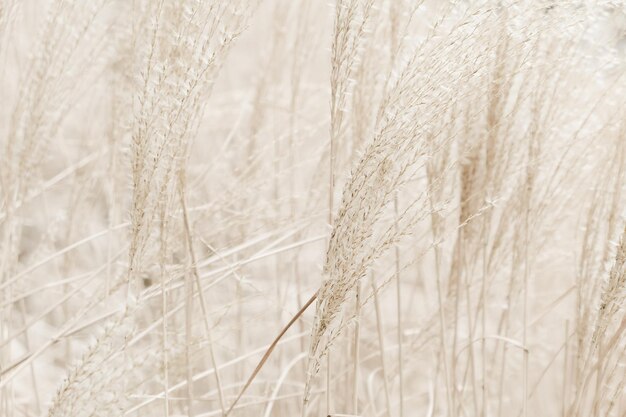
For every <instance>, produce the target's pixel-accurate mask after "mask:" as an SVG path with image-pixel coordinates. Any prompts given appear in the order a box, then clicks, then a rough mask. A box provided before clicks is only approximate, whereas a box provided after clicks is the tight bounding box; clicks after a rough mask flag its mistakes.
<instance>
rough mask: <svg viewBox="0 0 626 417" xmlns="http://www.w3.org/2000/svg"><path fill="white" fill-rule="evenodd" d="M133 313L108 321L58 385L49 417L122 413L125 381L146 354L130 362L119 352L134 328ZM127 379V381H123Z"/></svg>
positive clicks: (115, 414)
mask: <svg viewBox="0 0 626 417" xmlns="http://www.w3.org/2000/svg"><path fill="white" fill-rule="evenodd" d="M133 327H134V325H133V321H132V318H131V316H129V315H127V314H124V315H120V316H119V317H118V318H116V319H115V320H112V321H111V322H109V323H108V324H107V325H106V326H105V327H104V330H103V332H102V335H101V336H100V337H98V338H97V339H96V341H95V343H94V344H93V345H92V346H91V347H90V348H89V350H88V351H87V353H85V354H84V355H83V358H82V359H81V360H80V362H79V363H78V364H77V365H75V366H74V368H73V370H72V371H70V373H69V374H68V376H67V377H66V378H65V380H64V381H63V383H62V385H61V386H60V387H59V389H58V391H57V393H56V395H55V397H54V399H53V401H52V405H51V406H50V408H49V410H48V417H69V416H75V417H82V416H85V417H87V416H97V417H110V416H123V415H124V411H125V410H126V408H127V407H128V405H129V401H128V398H127V395H128V392H125V388H126V387H127V385H126V382H128V381H129V380H130V379H131V374H132V372H133V369H135V368H138V367H139V364H140V362H141V361H142V360H144V358H145V357H146V356H145V355H137V356H135V357H134V358H133V359H132V361H131V362H129V361H127V360H126V358H124V356H123V355H121V354H120V353H121V352H122V350H123V349H124V346H125V344H126V342H127V341H128V339H129V338H130V337H131V334H132V333H133V331H134V328H133ZM121 381H125V383H120V382H121Z"/></svg>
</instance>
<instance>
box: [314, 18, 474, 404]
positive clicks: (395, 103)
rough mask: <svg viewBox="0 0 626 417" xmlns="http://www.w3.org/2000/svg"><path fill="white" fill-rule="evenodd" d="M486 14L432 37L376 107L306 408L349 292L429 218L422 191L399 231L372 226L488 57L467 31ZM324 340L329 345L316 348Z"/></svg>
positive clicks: (329, 265) (326, 288) (342, 215)
mask: <svg viewBox="0 0 626 417" xmlns="http://www.w3.org/2000/svg"><path fill="white" fill-rule="evenodd" d="M484 17H485V15H484V14H482V13H480V12H476V13H475V14H474V15H473V16H472V15H470V16H464V17H463V19H464V20H465V23H468V24H467V25H462V24H461V23H463V22H462V21H459V22H457V24H456V25H454V26H453V28H452V29H451V30H450V31H449V33H445V34H443V36H442V38H446V39H447V41H445V42H444V41H442V40H441V39H440V38H439V39H435V38H430V39H429V41H430V43H429V42H428V41H425V42H423V43H422V44H421V45H420V47H419V48H417V49H416V52H415V55H414V56H413V57H411V58H410V59H409V60H408V61H407V62H406V65H405V66H404V69H403V70H402V71H400V73H399V75H398V77H397V80H396V82H395V83H393V85H392V87H391V88H390V89H389V91H388V92H387V94H386V96H385V98H384V100H383V102H382V104H381V108H380V109H379V114H380V119H379V120H380V123H379V125H378V127H377V133H376V135H375V136H374V138H373V139H372V140H371V141H370V143H369V145H368V146H367V148H366V149H365V151H364V153H363V155H362V156H361V158H360V161H359V162H358V163H357V164H356V166H355V168H354V169H353V170H352V175H351V178H350V180H349V181H348V183H347V184H346V186H345V188H344V192H343V201H342V203H341V206H340V209H339V212H338V214H337V216H336V218H335V223H334V228H333V231H332V234H331V238H330V242H329V244H328V250H327V254H326V261H325V264H324V271H323V274H324V280H323V282H322V285H321V287H320V289H319V291H318V295H317V297H318V301H317V305H316V313H315V321H314V324H313V327H312V333H311V342H310V350H309V364H308V369H307V383H306V386H305V403H306V402H307V401H308V395H309V392H310V383H311V380H312V378H313V377H314V376H315V375H316V374H317V372H318V370H319V365H320V359H321V357H322V356H323V355H324V354H325V352H326V351H327V348H328V340H332V339H333V338H334V337H335V333H336V330H337V328H338V323H337V320H336V316H337V315H338V314H339V313H340V312H341V310H342V308H343V306H344V304H345V303H346V300H347V297H348V294H349V292H350V291H352V290H353V289H354V287H355V285H357V283H358V281H359V280H360V279H361V278H362V277H363V276H364V275H365V273H366V271H367V269H368V268H369V267H370V266H371V264H372V263H373V262H374V260H375V259H377V258H378V257H379V256H381V255H382V254H383V253H384V252H385V251H386V250H387V249H388V248H389V247H390V246H391V245H393V243H395V242H396V241H397V240H398V239H399V238H400V237H401V236H403V235H404V234H406V233H407V231H408V230H410V228H411V227H412V226H413V225H414V224H415V223H416V221H417V220H419V219H423V218H424V217H425V216H427V215H428V213H429V212H428V210H427V209H426V207H425V203H426V201H427V200H426V196H427V194H428V191H427V190H424V191H422V192H421V193H418V195H417V196H415V197H414V201H413V202H412V203H411V204H410V205H409V208H408V209H406V210H405V211H404V212H403V213H401V215H400V217H399V219H398V223H399V227H397V228H396V227H395V226H394V225H393V224H391V225H387V227H386V230H385V227H384V226H383V232H382V233H375V229H379V228H380V227H381V223H380V221H381V219H382V216H383V213H384V211H385V208H386V207H387V206H388V204H389V203H390V202H391V201H392V199H393V195H394V193H395V191H396V190H398V189H399V188H400V187H401V186H402V185H403V184H405V183H406V181H408V180H409V179H410V178H412V177H413V176H414V175H415V173H416V172H418V171H419V170H420V169H421V168H423V165H424V163H425V161H426V160H427V159H428V158H429V157H430V156H431V155H429V152H428V148H429V145H428V144H427V142H426V141H425V138H426V137H428V135H429V131H430V129H431V128H432V125H433V124H435V122H436V121H437V120H438V117H439V116H438V115H439V114H441V113H444V112H445V109H446V108H447V106H449V105H450V103H453V102H455V101H456V100H458V99H459V98H460V97H464V95H465V94H469V93H470V92H471V91H472V87H473V85H474V83H475V82H476V79H477V78H479V77H480V69H481V68H482V66H483V65H482V64H483V62H484V60H485V59H486V54H485V51H484V48H483V46H482V45H484V43H483V42H481V41H482V38H481V37H480V36H477V35H476V33H475V32H473V29H470V26H471V27H472V28H474V26H473V25H472V24H476V26H477V27H480V23H479V22H482V21H483V20H484ZM470 21H471V22H472V24H469V22H470ZM470 35H471V36H470ZM451 39H453V40H451ZM469 51H471V52H469ZM422 69H428V70H427V71H423V70H422ZM426 103H428V104H426ZM432 133H435V132H432ZM435 137H436V138H437V139H436V140H437V142H438V145H437V146H436V148H437V151H439V150H441V149H443V148H445V147H446V146H448V145H449V142H450V138H446V137H442V136H441V135H435ZM323 339H326V340H327V342H326V343H322V340H323Z"/></svg>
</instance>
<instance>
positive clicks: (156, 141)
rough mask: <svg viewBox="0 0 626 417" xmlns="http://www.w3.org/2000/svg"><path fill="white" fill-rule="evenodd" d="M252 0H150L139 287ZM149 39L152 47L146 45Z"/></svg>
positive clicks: (141, 132)
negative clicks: (163, 211)
mask: <svg viewBox="0 0 626 417" xmlns="http://www.w3.org/2000/svg"><path fill="white" fill-rule="evenodd" d="M245 6H246V1H245V0H242V1H237V2H220V1H210V2H203V1H197V0H186V1H182V2H179V3H174V2H170V1H164V0H161V1H159V2H158V3H157V2H146V3H145V7H146V9H147V13H148V15H149V16H150V17H149V19H150V21H152V28H151V30H150V32H149V33H147V34H143V35H144V36H146V38H147V39H145V43H138V46H137V47H136V50H135V53H137V54H141V53H143V51H146V52H145V56H142V57H141V58H140V60H139V61H140V63H141V69H140V73H141V77H140V78H139V79H138V80H137V81H138V83H137V96H136V97H137V104H138V109H137V115H136V117H135V118H134V121H133V129H132V142H131V152H132V175H133V178H132V183H133V200H132V208H131V223H132V229H131V247H130V251H129V276H128V279H129V282H130V284H131V288H132V289H133V291H134V292H135V293H136V292H137V291H138V290H139V288H140V284H139V283H138V281H137V280H138V277H139V274H138V273H139V272H140V270H141V257H142V256H143V253H144V251H145V249H146V246H147V243H148V241H149V238H150V236H151V234H152V232H153V227H154V221H155V217H156V215H157V211H158V210H157V209H156V208H157V206H158V205H159V204H160V202H164V201H165V200H166V197H167V196H168V195H169V196H170V197H171V196H172V195H174V194H173V193H174V191H173V187H175V186H176V184H175V182H174V181H173V178H174V177H175V174H176V172H177V170H179V169H180V167H181V166H183V165H184V163H183V162H184V161H185V160H186V156H187V152H188V146H189V143H190V140H191V137H192V134H193V133H194V131H195V128H196V124H197V121H198V119H199V116H200V114H201V112H202V108H203V106H204V103H205V102H206V98H207V97H208V95H209V94H210V90H211V87H212V84H213V82H214V79H215V77H216V75H217V73H218V71H219V69H220V68H221V65H222V63H223V61H224V58H225V56H226V53H227V52H228V50H229V48H230V46H231V45H232V43H233V41H234V40H235V39H236V38H237V36H238V35H239V34H240V33H241V31H242V30H243V29H244V25H245V22H246V19H247V13H248V12H249V7H245ZM144 46H145V47H146V48H145V49H144Z"/></svg>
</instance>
